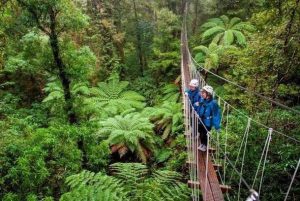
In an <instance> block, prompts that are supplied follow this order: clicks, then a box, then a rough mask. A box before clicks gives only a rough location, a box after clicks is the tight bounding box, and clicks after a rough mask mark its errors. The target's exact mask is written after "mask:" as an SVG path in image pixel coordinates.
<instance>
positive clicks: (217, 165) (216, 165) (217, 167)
mask: <svg viewBox="0 0 300 201" xmlns="http://www.w3.org/2000/svg"><path fill="white" fill-rule="evenodd" d="M213 166H214V169H215V170H219V168H221V167H222V165H221V164H213Z"/></svg>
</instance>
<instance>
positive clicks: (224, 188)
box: [220, 184, 232, 193]
mask: <svg viewBox="0 0 300 201" xmlns="http://www.w3.org/2000/svg"><path fill="white" fill-rule="evenodd" d="M220 188H221V191H222V193H227V192H229V191H231V190H232V188H231V186H228V185H222V184H221V185H220Z"/></svg>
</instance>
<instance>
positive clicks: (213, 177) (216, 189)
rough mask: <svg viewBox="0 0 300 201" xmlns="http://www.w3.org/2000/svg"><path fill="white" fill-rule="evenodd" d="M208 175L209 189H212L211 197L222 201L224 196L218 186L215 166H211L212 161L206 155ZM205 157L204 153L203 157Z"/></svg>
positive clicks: (216, 200)
mask: <svg viewBox="0 0 300 201" xmlns="http://www.w3.org/2000/svg"><path fill="white" fill-rule="evenodd" d="M208 157H209V158H208V170H209V171H208V175H209V183H210V185H211V189H212V193H213V197H214V200H215V201H223V200H224V196H223V193H222V191H221V188H220V184H219V180H218V177H217V174H216V172H215V168H214V166H213V163H212V161H211V159H210V156H208ZM204 158H205V159H206V154H205V157H204Z"/></svg>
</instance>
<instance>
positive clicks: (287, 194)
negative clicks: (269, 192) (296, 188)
mask: <svg viewBox="0 0 300 201" xmlns="http://www.w3.org/2000/svg"><path fill="white" fill-rule="evenodd" d="M299 166H300V158H299V160H298V164H297V167H296V169H295V172H294V175H293V177H292V180H291V183H290V185H289V188H288V190H287V192H286V194H285V198H284V201H286V200H287V198H288V196H289V193H290V190H291V188H292V185H293V183H294V180H295V177H296V174H297V172H298V169H299Z"/></svg>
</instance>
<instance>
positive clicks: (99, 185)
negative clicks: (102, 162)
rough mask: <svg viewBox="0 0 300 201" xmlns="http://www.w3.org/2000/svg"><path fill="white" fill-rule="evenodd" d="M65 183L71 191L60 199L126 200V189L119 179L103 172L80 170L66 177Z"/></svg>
mask: <svg viewBox="0 0 300 201" xmlns="http://www.w3.org/2000/svg"><path fill="white" fill-rule="evenodd" d="M66 183H67V184H68V186H69V187H70V189H71V191H70V192H68V193H65V194H64V195H63V196H62V197H61V199H60V200H61V201H73V200H74V198H76V200H78V201H85V200H87V201H88V200H95V201H118V200H128V199H127V198H126V191H125V190H124V189H123V188H122V187H121V186H120V184H121V183H120V181H119V180H118V179H116V178H114V177H110V176H107V175H105V174H103V173H97V174H95V173H93V172H90V171H86V170H84V171H82V172H81V173H79V174H76V175H72V176H70V177H68V178H67V180H66Z"/></svg>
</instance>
